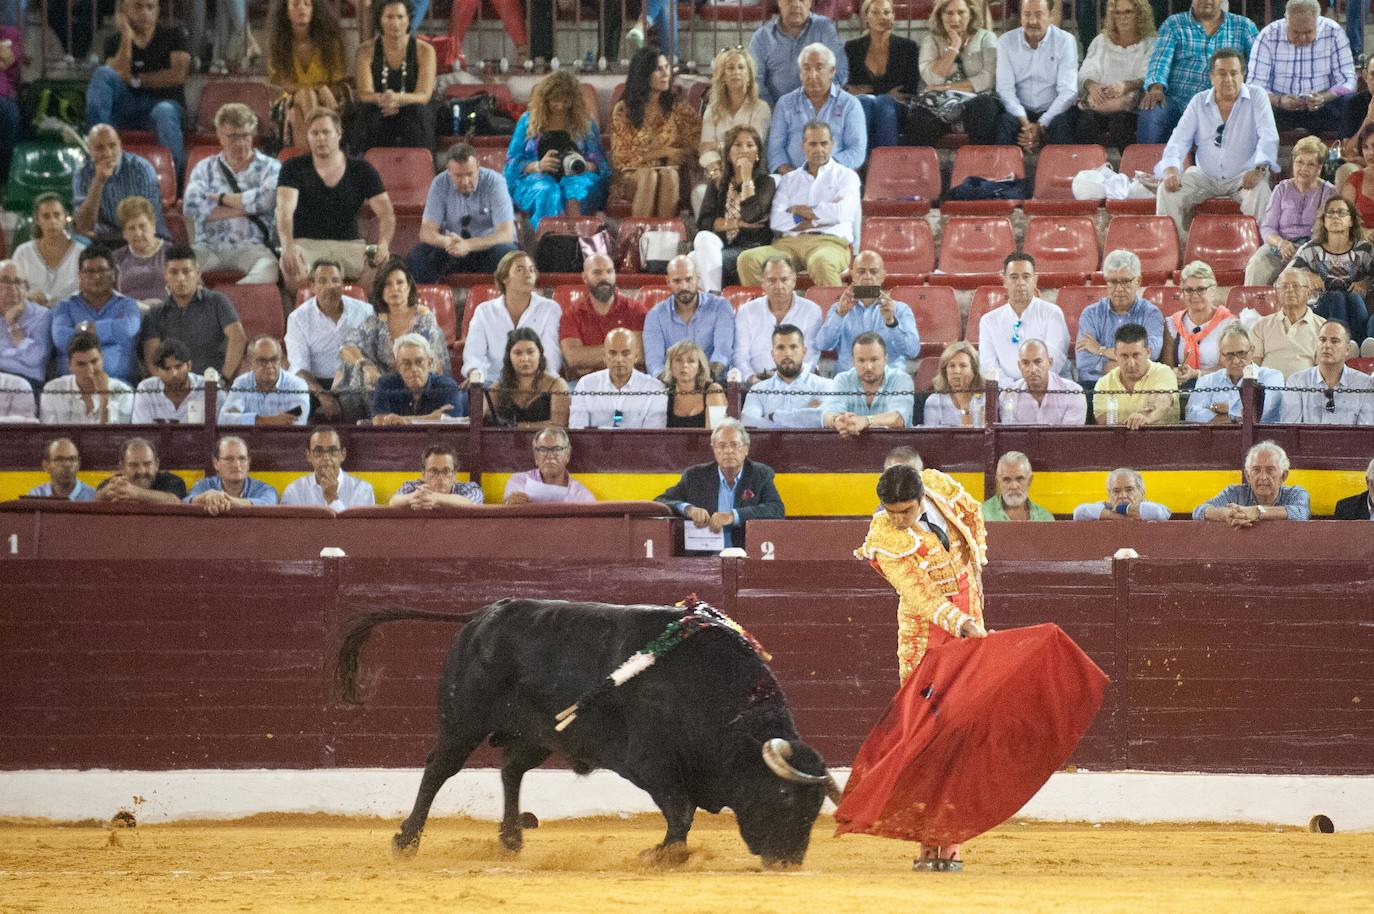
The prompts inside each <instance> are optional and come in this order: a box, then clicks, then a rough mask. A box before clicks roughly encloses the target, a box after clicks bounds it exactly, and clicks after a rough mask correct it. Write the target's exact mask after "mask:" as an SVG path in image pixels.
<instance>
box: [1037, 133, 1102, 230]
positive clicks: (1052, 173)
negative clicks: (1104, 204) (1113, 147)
mask: <svg viewBox="0 0 1374 914" xmlns="http://www.w3.org/2000/svg"><path fill="white" fill-rule="evenodd" d="M1105 164H1107V150H1105V149H1103V148H1102V147H1101V146H1046V147H1044V148H1043V149H1041V150H1040V159H1039V161H1037V162H1036V165H1035V193H1034V195H1033V197H1032V198H1031V199H1030V200H1027V201H1026V202H1025V203H1023V204H1021V208H1022V209H1024V210H1025V211H1026V214H1027V215H1036V216H1039V215H1071V214H1076V213H1082V214H1085V215H1090V214H1092V213H1095V212H1097V209H1098V207H1099V206H1100V205H1101V204H1100V203H1099V202H1098V201H1097V200H1075V199H1074V196H1073V178H1074V175H1076V174H1078V173H1079V172H1080V171H1084V170H1086V169H1089V168H1097V167H1098V166H1100V165H1105Z"/></svg>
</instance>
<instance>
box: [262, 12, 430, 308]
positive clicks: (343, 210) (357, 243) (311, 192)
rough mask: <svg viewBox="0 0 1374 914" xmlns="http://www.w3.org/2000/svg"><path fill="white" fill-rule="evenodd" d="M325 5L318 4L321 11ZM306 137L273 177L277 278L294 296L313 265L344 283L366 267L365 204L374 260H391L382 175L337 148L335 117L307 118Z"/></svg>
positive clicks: (323, 113) (328, 112) (319, 111)
mask: <svg viewBox="0 0 1374 914" xmlns="http://www.w3.org/2000/svg"><path fill="white" fill-rule="evenodd" d="M291 2H293V3H297V4H298V3H302V2H305V3H308V0H291ZM328 6H329V4H328V3H321V4H320V8H321V9H323V8H325V7H328ZM306 138H307V140H308V142H309V145H310V151H309V152H308V153H304V154H302V155H298V156H294V157H292V158H290V159H287V160H286V163H285V164H284V165H282V167H281V174H280V175H279V176H278V178H277V235H278V236H280V238H281V269H282V277H283V278H284V279H285V280H286V286H287V288H288V289H291V290H293V291H294V290H295V288H296V287H297V286H298V285H300V283H301V282H302V281H303V280H304V279H305V276H306V273H307V272H308V270H309V267H310V264H312V263H314V262H315V261H317V260H324V259H328V260H335V261H338V262H339V263H341V264H343V268H344V276H345V278H347V279H356V278H358V277H359V276H361V275H362V273H363V271H364V270H365V269H366V268H367V267H368V266H370V264H368V263H367V260H366V257H365V252H366V248H367V243H366V242H365V241H363V240H362V237H361V236H360V235H359V234H358V213H359V212H360V211H361V210H362V207H363V204H364V203H366V204H367V205H368V207H369V208H370V209H371V210H372V212H373V213H374V214H375V215H376V216H377V251H378V259H379V260H385V259H386V258H387V257H389V256H390V251H391V236H392V235H393V234H394V233H395V231H396V215H395V213H394V212H393V211H392V209H391V197H389V196H387V192H386V188H385V187H383V186H382V176H381V175H379V174H377V169H375V168H373V167H372V165H371V164H369V163H368V162H367V161H366V160H365V159H354V158H350V157H348V156H346V155H344V152H343V150H342V149H341V148H339V141H340V140H341V139H342V138H343V121H341V120H340V119H339V115H338V112H336V111H334V110H333V109H332V108H327V107H320V108H316V109H315V111H313V112H312V113H311V114H310V116H309V117H308V118H307V126H306ZM421 238H422V239H423V232H422V233H421Z"/></svg>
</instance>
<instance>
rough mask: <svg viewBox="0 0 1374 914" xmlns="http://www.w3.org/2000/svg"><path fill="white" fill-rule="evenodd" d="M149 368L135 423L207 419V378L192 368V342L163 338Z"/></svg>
mask: <svg viewBox="0 0 1374 914" xmlns="http://www.w3.org/2000/svg"><path fill="white" fill-rule="evenodd" d="M148 370H149V373H150V374H151V375H152V377H150V378H144V379H143V380H142V381H140V382H139V384H138V387H137V388H136V389H135V391H134V415H133V421H134V423H135V424H137V425H150V424H152V423H154V422H179V423H182V424H190V423H197V424H199V423H202V422H204V421H205V379H204V378H202V377H201V376H200V375H198V374H195V373H194V372H192V371H191V348H190V347H189V346H187V345H186V344H185V343H183V342H182V341H181V340H179V339H176V338H175V337H172V338H169V339H165V340H163V341H162V342H160V343H158V345H157V349H155V350H153V354H152V356H151V357H150V358H149V359H148ZM182 494H183V495H184V494H185V493H184V492H183V493H182Z"/></svg>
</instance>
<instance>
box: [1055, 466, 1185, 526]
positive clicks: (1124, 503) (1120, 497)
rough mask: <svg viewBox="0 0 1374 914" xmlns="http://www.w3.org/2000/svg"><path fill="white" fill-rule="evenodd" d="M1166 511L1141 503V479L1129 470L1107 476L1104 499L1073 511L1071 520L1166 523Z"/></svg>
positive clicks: (1143, 480) (1154, 505)
mask: <svg viewBox="0 0 1374 914" xmlns="http://www.w3.org/2000/svg"><path fill="white" fill-rule="evenodd" d="M1169 514H1170V511H1169V509H1168V508H1167V507H1166V506H1164V505H1161V504H1160V503H1159V502H1157V501H1146V500H1145V477H1143V476H1141V475H1140V474H1139V473H1138V472H1136V471H1135V470H1133V469H1131V468H1130V467H1117V468H1116V469H1115V470H1112V471H1111V472H1110V473H1108V474H1107V498H1106V500H1105V501H1092V502H1088V503H1087V504H1084V505H1079V506H1078V507H1076V508H1074V509H1073V519H1074V520H1168V519H1169Z"/></svg>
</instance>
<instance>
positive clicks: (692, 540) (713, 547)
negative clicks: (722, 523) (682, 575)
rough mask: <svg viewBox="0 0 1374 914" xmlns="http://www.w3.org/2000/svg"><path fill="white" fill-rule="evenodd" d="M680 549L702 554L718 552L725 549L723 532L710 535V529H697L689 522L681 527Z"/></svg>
mask: <svg viewBox="0 0 1374 914" xmlns="http://www.w3.org/2000/svg"><path fill="white" fill-rule="evenodd" d="M682 548H684V549H688V550H700V551H703V552H719V551H720V550H722V549H724V548H725V531H724V530H721V531H720V532H719V533H712V532H711V528H710V527H698V526H697V525H696V524H694V523H692V522H691V521H687V522H686V523H685V524H683V525H682Z"/></svg>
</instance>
